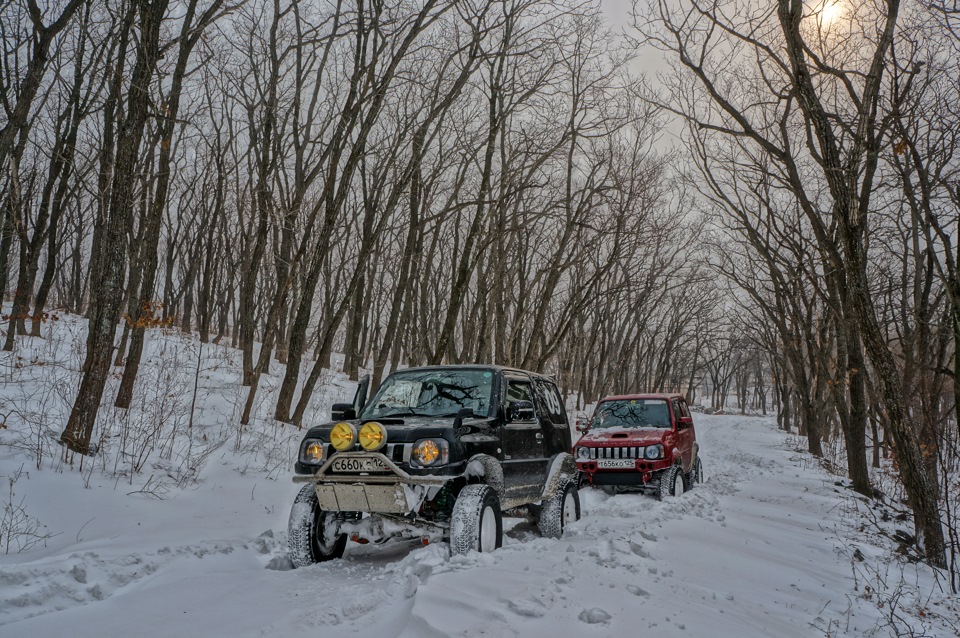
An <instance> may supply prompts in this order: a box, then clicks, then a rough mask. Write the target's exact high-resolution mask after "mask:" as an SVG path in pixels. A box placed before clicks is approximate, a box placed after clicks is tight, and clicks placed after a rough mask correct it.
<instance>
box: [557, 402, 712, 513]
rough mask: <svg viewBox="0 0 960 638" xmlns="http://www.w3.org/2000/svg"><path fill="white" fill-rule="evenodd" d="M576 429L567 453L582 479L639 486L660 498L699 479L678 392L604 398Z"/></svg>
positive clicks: (612, 487)
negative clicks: (573, 440)
mask: <svg viewBox="0 0 960 638" xmlns="http://www.w3.org/2000/svg"><path fill="white" fill-rule="evenodd" d="M577 431H579V432H582V433H583V436H582V437H580V440H579V441H577V443H576V445H575V446H574V448H573V456H574V458H575V459H576V461H577V469H578V470H580V472H581V474H582V477H583V478H582V482H583V484H586V485H597V486H600V487H601V488H603V489H604V490H605V491H607V492H614V491H616V490H618V489H619V488H634V489H642V490H645V491H651V492H653V493H654V494H655V495H656V496H657V498H661V499H662V498H663V497H665V496H680V495H681V494H683V493H684V491H686V490H689V489H690V488H692V487H693V486H694V485H695V484H696V483H699V482H700V481H702V480H703V468H702V465H701V463H700V456H699V454H698V452H699V446H698V445H697V435H696V432H695V431H694V429H693V417H692V416H690V410H689V408H688V407H687V402H686V400H685V399H684V398H683V395H681V394H628V395H623V396H610V397H606V398H605V399H602V400H601V401H600V403H598V404H597V408H596V410H594V413H593V418H591V419H590V420H589V421H588V422H586V423H578V424H577Z"/></svg>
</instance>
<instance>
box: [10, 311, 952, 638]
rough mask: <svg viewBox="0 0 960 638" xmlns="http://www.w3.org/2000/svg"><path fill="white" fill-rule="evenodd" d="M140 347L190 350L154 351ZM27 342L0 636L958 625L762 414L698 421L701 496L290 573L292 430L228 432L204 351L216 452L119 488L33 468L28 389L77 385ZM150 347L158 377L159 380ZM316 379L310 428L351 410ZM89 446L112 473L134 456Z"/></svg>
mask: <svg viewBox="0 0 960 638" xmlns="http://www.w3.org/2000/svg"><path fill="white" fill-rule="evenodd" d="M77 325H79V323H78V324H77ZM68 341H69V340H68V339H67V338H66V337H64V343H67V342H68ZM163 344H166V345H165V346H164V345H163ZM184 344H186V345H184ZM153 346H154V347H156V348H160V347H167V348H168V349H169V348H181V349H182V348H187V347H188V346H189V347H195V344H194V345H193V346H190V344H189V342H183V341H182V340H181V339H180V338H179V337H173V336H167V337H162V338H161V337H158V338H157V339H155V340H154V342H153ZM29 347H30V348H32V349H33V350H32V351H31V352H33V354H35V355H36V357H35V358H34V364H33V368H35V370H33V371H31V372H30V374H27V373H23V372H22V371H23V370H28V371H29V369H30V367H31V366H29V365H26V366H21V367H20V368H14V367H13V363H15V362H16V360H15V359H10V358H8V359H2V360H0V370H2V374H3V375H5V376H4V377H3V379H2V381H3V386H2V390H0V397H2V398H3V400H4V402H5V403H4V405H5V406H7V407H6V408H5V412H4V413H3V416H4V418H5V419H6V420H5V423H7V424H8V427H7V428H6V429H3V430H0V477H5V478H3V479H0V480H2V481H3V482H2V484H0V487H3V488H4V490H3V492H2V493H0V499H2V501H0V504H3V505H5V506H7V507H8V509H9V511H10V512H13V513H19V514H20V515H21V519H19V520H21V523H22V521H23V520H30V521H34V522H36V523H38V524H40V525H43V526H45V527H41V528H38V529H37V531H36V532H35V535H36V536H41V535H52V536H50V537H49V538H46V539H45V540H43V541H41V542H37V543H36V544H35V545H34V546H33V547H31V548H30V549H28V550H26V551H23V552H20V553H16V550H17V547H16V545H13V546H11V549H10V553H8V554H6V555H3V548H2V547H0V636H60V635H63V636H67V635H69V636H98V637H99V636H120V635H138V636H175V635H189V636H199V635H213V636H221V635H223V636H226V635H230V636H238V635H239V636H258V635H269V636H295V635H318V636H324V638H328V637H334V636H370V637H377V638H380V637H388V636H409V637H430V636H480V635H487V636H551V637H554V638H559V637H563V636H578V637H579V636H617V635H638V634H639V635H658V636H685V637H688V636H716V637H727V636H729V637H738V638H739V637H741V636H871V635H880V636H887V635H905V634H907V633H909V632H914V633H915V635H927V636H952V635H956V629H955V628H956V627H957V626H960V611H958V603H957V602H956V601H953V600H951V599H950V597H949V595H948V594H947V593H945V592H947V591H948V587H947V583H945V582H938V580H937V575H936V574H935V573H933V572H932V571H931V570H930V569H929V568H927V567H925V566H924V565H922V564H918V563H914V562H911V560H910V559H909V552H908V553H907V554H906V555H901V554H898V553H897V552H896V549H897V544H896V543H895V542H894V541H892V540H891V538H890V537H891V536H892V535H893V534H894V532H895V531H896V530H897V529H901V530H905V531H907V532H909V531H911V526H910V523H909V522H908V521H903V520H902V518H903V517H902V515H901V514H902V511H901V510H902V509H903V508H902V507H896V506H888V505H881V504H878V503H875V502H873V503H867V502H865V501H864V500H863V499H862V498H861V497H859V496H857V495H855V494H854V493H853V492H852V491H851V490H849V489H848V488H847V487H846V482H845V481H843V480H841V479H839V478H838V477H836V476H833V475H830V474H828V473H827V472H825V471H824V470H823V469H822V468H821V467H820V466H819V465H817V464H816V463H815V462H814V461H813V460H812V459H811V458H810V457H809V456H808V455H806V454H804V453H802V452H800V451H798V448H800V447H802V446H801V445H800V444H801V441H799V440H797V439H796V438H795V437H791V436H788V435H786V434H785V433H783V432H779V431H777V430H776V428H775V425H774V423H773V422H772V420H769V419H761V418H750V417H737V416H707V415H696V427H697V435H698V439H699V441H700V444H701V450H702V457H703V460H704V464H705V474H706V482H705V483H703V484H702V485H701V486H699V487H697V488H696V489H695V490H694V491H692V492H690V493H688V494H685V495H684V496H682V497H681V498H677V499H674V498H671V499H667V500H666V501H664V502H662V503H661V502H657V501H655V500H654V499H652V498H650V497H645V496H642V495H635V494H619V495H616V496H612V497H611V496H607V495H605V494H603V493H601V492H599V491H594V490H591V489H587V490H584V491H583V492H582V494H581V499H582V502H583V513H584V516H583V519H582V520H581V521H580V522H578V523H576V524H573V525H571V526H570V527H569V528H568V530H567V532H566V534H565V535H564V537H563V538H562V539H561V540H548V539H543V538H540V536H539V534H538V533H537V531H536V527H535V526H533V525H531V524H530V523H529V522H527V521H526V520H524V519H521V518H509V519H505V523H506V525H507V526H509V528H510V529H509V531H508V534H507V538H506V539H505V541H504V547H503V548H502V549H501V550H498V551H496V552H493V553H491V554H484V555H479V554H473V555H468V556H465V557H463V556H461V557H456V558H450V556H449V555H448V550H447V547H446V546H445V545H443V544H438V545H431V546H427V547H417V546H415V545H413V544H410V543H397V544H392V545H388V546H385V547H369V546H360V545H355V544H350V545H348V548H347V553H346V555H345V557H344V559H343V560H341V561H338V562H334V563H327V564H322V565H317V566H314V567H310V568H305V569H298V570H293V571H290V570H286V569H285V568H286V567H287V566H288V561H287V560H286V557H285V549H286V538H285V537H286V518H287V514H288V511H289V507H290V503H291V502H292V500H293V497H294V495H295V494H296V492H297V490H298V486H295V485H294V484H293V483H292V482H290V481H289V465H290V463H291V461H292V459H291V458H290V457H289V454H292V451H291V448H290V445H289V443H288V440H290V441H295V440H297V439H298V435H297V433H296V431H290V432H288V433H283V434H277V432H276V429H277V428H279V427H281V426H277V425H276V424H273V423H272V422H270V421H269V420H268V419H267V417H266V416H265V411H266V408H265V407H264V409H263V410H261V415H260V418H259V420H258V421H257V423H255V424H254V425H253V426H252V428H251V430H250V431H248V432H246V433H245V434H243V435H238V434H237V433H236V428H237V426H236V419H235V417H236V413H235V408H234V407H232V406H235V405H236V404H237V401H236V396H234V395H235V394H237V393H239V392H240V391H239V389H238V387H237V385H236V380H235V379H233V378H232V377H231V376H230V375H232V374H234V373H233V371H232V370H231V368H230V366H229V365H227V364H228V363H230V362H229V361H226V359H227V358H228V357H229V356H230V355H229V353H221V354H220V355H218V356H219V357H220V359H217V360H218V361H220V363H218V364H216V368H217V369H216V370H213V367H214V363H212V361H214V359H213V358H210V359H207V358H203V357H202V356H201V361H202V363H201V365H200V369H201V371H203V380H202V383H200V386H201V387H202V388H203V392H202V393H201V394H202V397H201V398H202V400H201V401H200V402H199V403H200V404H201V409H200V410H199V411H198V412H197V413H195V418H194V421H195V422H194V427H195V428H197V432H196V433H195V434H194V439H195V440H194V442H195V443H197V444H198V445H200V444H202V443H203V441H204V439H203V437H204V435H206V442H207V443H208V444H209V443H210V442H211V441H212V440H213V439H214V438H215V435H216V436H220V435H221V434H219V433H223V434H228V436H226V438H225V439H224V441H223V442H222V443H220V445H218V446H217V447H216V448H214V449H213V450H212V451H210V452H209V454H207V455H206V457H205V458H204V463H202V464H197V465H198V467H197V468H196V469H195V471H194V472H193V473H192V474H190V473H186V472H184V471H183V470H181V469H178V468H179V466H178V465H177V461H176V460H177V459H179V458H181V456H178V453H177V452H172V453H171V455H170V460H168V461H164V459H163V456H164V450H163V449H157V450H154V451H153V452H152V453H151V455H150V457H149V459H148V462H147V463H145V464H144V466H143V468H142V470H141V472H140V473H135V474H134V475H133V476H130V475H129V473H125V472H123V471H119V472H118V471H113V470H112V469H111V468H110V466H109V465H108V464H107V463H106V462H105V461H103V460H101V461H98V462H96V463H94V464H93V465H92V466H91V465H90V464H89V462H88V464H87V466H86V467H85V468H84V469H83V470H82V471H81V470H80V469H79V468H78V467H74V468H69V467H65V466H63V465H61V464H58V463H56V462H55V461H54V457H55V456H56V454H55V453H52V452H50V451H47V452H45V453H44V454H43V456H42V459H43V460H42V463H41V469H37V467H36V465H37V464H36V454H35V452H36V450H35V449H33V448H32V447H31V446H29V445H27V444H26V443H25V441H28V440H31V439H30V437H27V436H25V435H24V433H23V432H22V431H21V430H22V429H23V428H26V427H29V423H31V422H33V421H31V419H39V421H38V423H39V425H38V430H37V433H36V436H37V437H39V438H38V439H37V440H39V441H41V443H43V442H45V441H46V442H47V443H45V444H49V440H51V438H52V439H55V437H53V436H52V432H56V431H59V428H61V427H62V418H63V412H62V405H61V404H60V402H59V401H60V399H56V397H55V396H54V395H56V396H59V394H57V393H56V392H55V391H53V390H51V391H50V396H49V397H47V399H45V400H43V399H42V397H40V394H42V392H41V389H42V388H43V387H46V386H43V385H42V384H41V381H39V380H42V379H46V378H47V375H52V376H56V375H58V374H59V375H62V377H63V379H61V381H58V382H56V383H55V382H54V381H50V380H49V379H48V385H50V386H51V387H55V386H56V385H57V383H67V384H68V383H69V379H70V378H71V377H70V375H71V374H74V373H75V370H73V369H72V367H71V365H72V364H70V362H69V361H67V360H66V359H69V356H68V354H63V353H68V352H69V349H68V348H66V347H64V348H63V349H62V352H61V351H58V350H56V348H54V347H53V346H50V345H45V344H44V342H39V341H38V342H37V343H35V344H30V346H29ZM206 347H208V348H210V349H211V351H213V350H214V348H213V347H212V346H206ZM43 348H46V350H42V349H43ZM26 350H27V349H26V348H25V349H24V350H21V352H19V353H18V354H17V356H21V357H24V352H25V351H26ZM157 352H158V351H156V350H155V351H154V355H155V356H153V357H151V361H153V362H154V364H153V365H154V367H158V366H159V367H163V365H162V364H159V363H157V362H158V361H162V357H160V356H159V355H158V354H157ZM43 353H45V354H43ZM41 354H42V355H43V356H44V357H46V359H41ZM193 354H194V356H196V352H193ZM61 355H62V356H61ZM5 356H7V357H9V356H10V355H5ZM31 356H33V355H30V354H28V355H27V356H26V357H24V358H23V359H21V362H23V361H30V360H31V359H30V357H31ZM188 359H189V357H187V356H186V355H184V356H183V360H184V361H187V360H188ZM41 360H43V361H44V365H43V366H37V363H36V362H38V361H41ZM40 367H44V368H48V369H47V370H42V371H40V370H39V368H40ZM177 367H178V371H177V374H172V376H171V383H179V381H177V379H180V378H181V376H183V378H186V379H190V380H192V379H193V378H194V377H193V375H194V374H195V369H196V368H194V370H191V369H190V368H189V367H188V366H186V365H185V364H184V365H182V366H177ZM31 375H32V376H31ZM38 379H39V380H38ZM330 379H331V384H330V385H329V386H328V387H327V388H326V389H325V390H324V392H322V393H321V396H322V397H324V398H322V399H321V400H320V403H319V404H318V405H319V407H318V411H319V410H322V409H326V408H325V406H324V405H323V403H325V402H327V401H332V400H336V399H337V398H340V397H341V396H343V395H344V394H348V393H349V384H348V383H347V382H345V381H344V380H343V379H342V378H340V377H333V376H331V377H330ZM268 387H272V386H271V384H269V383H268ZM172 392H178V391H177V390H172ZM60 394H63V395H65V396H66V395H67V394H68V393H66V392H61V393H60ZM164 394H169V393H165V392H160V393H159V394H156V396H161V395H164ZM188 394H189V393H188ZM267 394H268V396H269V392H268V393H267ZM175 398H176V400H177V401H181V400H182V399H183V398H184V397H180V396H178V397H175ZM186 398H187V399H189V398H190V397H189V396H187V397H186ZM55 399H56V400H55ZM266 400H267V401H269V399H266ZM44 401H45V403H44ZM42 405H46V406H47V408H48V409H49V410H50V413H49V415H46V414H44V413H43V412H42V409H41V406H42ZM177 405H180V404H179V403H177ZM11 406H15V407H16V411H14V410H13V408H12V407H11ZM142 409H145V410H146V409H149V406H147V405H146V404H144V406H142ZM135 414H139V413H136V412H135ZM41 417H42V418H41ZM105 418H106V419H107V421H105V422H104V423H105V424H104V426H103V427H105V428H109V427H113V425H112V421H110V419H112V418H114V417H113V416H110V415H108V416H107V417H105ZM14 430H17V431H14ZM48 430H49V431H48ZM271 432H273V434H271ZM281 432H285V431H281ZM31 436H33V435H31ZM179 436H180V438H182V439H187V438H188V436H189V434H188V433H186V432H181V433H180V435H179ZM243 437H247V438H246V439H244V438H243ZM237 439H239V441H240V444H239V445H237V444H236V440H237ZM103 441H104V445H105V447H104V449H103V452H104V456H106V457H107V458H109V459H111V460H116V462H117V465H118V467H121V466H123V463H124V462H126V461H129V459H126V457H125V456H124V455H123V454H122V453H121V452H120V451H119V448H120V444H119V443H118V442H116V441H114V442H112V443H111V438H110V437H104V438H103ZM244 441H259V443H258V444H257V445H253V446H250V445H246V444H245V443H244ZM267 441H272V443H271V444H270V445H272V446H273V447H274V448H276V450H284V451H285V452H284V453H286V454H287V455H288V456H287V457H286V458H285V459H284V460H282V461H277V460H275V459H274V458H273V457H274V456H276V455H278V454H280V452H278V451H276V450H274V451H273V452H271V453H270V454H269V455H266V456H269V457H270V458H271V459H272V460H271V461H270V462H265V458H266V457H265V447H269V446H267V445H266V442H267ZM182 443H183V444H184V445H186V441H185V440H184V441H182ZM179 445H180V443H178V442H177V441H176V440H174V441H173V442H172V443H171V447H172V448H174V449H175V450H180V448H179V447H178V446H179ZM181 451H183V450H181ZM184 453H185V452H184ZM117 459H119V460H117ZM21 468H22V472H20V473H19V476H18V477H17V479H16V482H15V483H14V484H13V490H14V493H15V495H14V499H13V501H10V500H9V499H8V498H7V495H8V494H7V489H6V488H7V486H8V483H9V479H10V478H12V477H14V476H17V475H18V471H20V470H21ZM152 486H163V490H162V494H158V493H157V491H156V490H155V489H153V488H152ZM160 495H162V496H163V498H157V496H160ZM23 516H26V517H27V519H24V518H22V517H23ZM898 519H899V520H898Z"/></svg>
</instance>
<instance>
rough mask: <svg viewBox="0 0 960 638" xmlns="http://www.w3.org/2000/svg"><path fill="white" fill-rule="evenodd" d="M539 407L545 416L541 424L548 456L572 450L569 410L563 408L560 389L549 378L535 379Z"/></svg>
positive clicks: (544, 446)
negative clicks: (568, 419) (568, 418)
mask: <svg viewBox="0 0 960 638" xmlns="http://www.w3.org/2000/svg"><path fill="white" fill-rule="evenodd" d="M533 385H534V389H535V390H536V397H537V404H538V405H537V407H538V408H539V410H540V414H542V415H543V418H542V419H541V420H540V425H541V427H542V431H543V448H544V453H545V455H546V456H553V455H554V454H559V453H560V452H570V448H571V447H572V444H571V441H570V423H569V422H568V421H567V411H566V410H565V409H564V408H563V401H562V399H561V397H560V391H559V390H558V389H557V386H556V384H555V383H553V382H551V381H548V380H547V379H535V380H534V382H533Z"/></svg>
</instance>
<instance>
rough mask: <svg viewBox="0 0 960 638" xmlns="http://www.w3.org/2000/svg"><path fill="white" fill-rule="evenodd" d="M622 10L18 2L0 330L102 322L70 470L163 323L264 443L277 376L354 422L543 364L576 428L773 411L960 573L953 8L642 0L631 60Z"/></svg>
mask: <svg viewBox="0 0 960 638" xmlns="http://www.w3.org/2000/svg"><path fill="white" fill-rule="evenodd" d="M603 16H604V14H603V12H602V11H601V7H600V5H599V3H597V2H579V1H576V0H501V1H499V2H488V1H486V0H445V1H444V0H415V1H414V0H350V1H343V0H323V1H319V0H309V1H308V0H108V1H103V0H99V1H94V0H50V1H48V2H38V1H37V0H0V38H2V45H3V49H2V56H3V58H2V65H0V84H2V97H3V104H2V107H3V108H2V114H0V291H3V301H4V303H5V305H4V312H5V313H6V314H5V317H4V322H3V325H2V329H3V331H4V333H3V334H2V335H0V336H2V338H3V342H4V343H3V348H4V349H5V350H8V351H10V350H16V349H17V347H18V338H26V337H42V336H43V334H44V332H43V324H44V321H46V318H47V317H48V313H49V312H52V311H54V310H59V311H62V310H66V311H69V312H72V313H77V314H82V315H85V316H86V317H87V319H88V320H89V323H88V326H89V332H88V336H87V340H86V351H85V359H84V363H83V368H82V378H81V381H80V384H79V387H78V388H77V395H76V398H75V401H74V404H73V409H72V412H71V414H70V417H69V420H68V421H67V422H66V423H65V424H64V427H63V431H62V434H61V436H60V440H61V442H62V443H63V444H64V445H65V449H66V450H69V451H70V452H71V453H80V454H92V453H95V447H94V445H93V441H94V440H95V439H94V432H95V428H96V424H97V415H98V411H99V410H100V409H101V406H103V405H109V404H112V405H115V406H116V407H117V408H121V409H123V408H127V407H129V406H130V404H131V400H132V398H133V397H135V396H136V394H137V393H138V391H142V390H141V389H140V388H139V387H138V384H137V378H138V371H139V368H140V366H141V364H142V363H143V356H144V344H145V342H146V341H147V340H149V339H150V335H151V333H153V332H155V331H158V330H180V331H183V332H184V333H189V334H193V335H196V336H197V337H198V338H199V340H200V341H201V342H204V343H206V342H214V343H222V344H225V345H230V346H233V347H236V348H238V349H239V350H241V351H242V353H243V355H242V371H241V373H242V377H243V383H244V385H245V386H246V387H247V388H248V393H247V395H246V405H245V408H244V410H243V411H242V412H243V413H242V416H241V419H240V420H241V422H242V423H244V424H245V423H247V422H248V421H249V420H250V418H251V412H252V409H253V406H254V404H255V400H256V397H257V391H258V389H259V387H260V384H261V382H262V379H263V377H264V375H273V376H276V377H277V378H278V379H279V383H280V387H279V391H278V393H277V397H278V398H277V401H276V405H275V406H272V412H273V414H274V417H275V419H276V420H277V421H279V422H285V423H291V424H296V425H300V424H309V423H310V422H312V421H315V420H317V419H321V418H325V417H326V415H318V414H312V413H311V412H310V411H309V406H310V400H311V397H312V395H313V393H314V391H315V390H316V389H317V386H318V383H320V382H321V379H322V373H323V371H324V370H326V369H329V368H331V367H333V366H334V360H336V361H337V364H336V365H339V354H342V355H343V357H344V358H343V363H342V368H343V371H344V372H346V373H347V374H348V375H349V376H350V378H353V379H356V378H358V376H359V375H360V374H362V373H364V372H366V373H369V374H370V375H371V376H372V379H373V383H374V384H376V383H377V382H378V380H379V379H381V378H382V377H383V375H384V374H385V372H386V371H388V370H390V369H393V368H396V367H398V366H407V365H420V364H439V363H449V362H489V363H497V364H505V365H514V366H518V367H523V368H527V369H532V370H537V371H542V372H547V373H550V374H553V375H555V376H556V377H557V379H558V381H559V382H560V385H561V386H562V388H563V389H564V390H565V392H566V393H567V394H568V396H571V397H572V399H571V400H572V402H575V403H576V405H577V407H580V406H582V405H585V404H589V403H591V402H593V401H595V400H596V399H597V398H598V397H599V396H602V395H603V394H604V393H607V392H613V391H645V390H646V391H658V390H661V391H662V390H676V391H682V392H686V393H687V394H688V398H690V399H691V401H692V402H694V403H699V404H702V405H705V406H709V407H712V408H714V409H720V408H723V407H724V406H727V409H738V410H740V411H741V412H745V411H747V410H750V411H755V412H757V413H766V411H767V410H768V409H769V410H773V411H774V412H775V413H776V414H777V418H778V422H779V423H780V424H781V426H782V427H784V429H789V428H791V427H792V428H795V429H796V430H797V431H798V432H799V433H800V434H801V435H804V436H806V445H807V446H808V449H809V451H810V452H811V453H813V454H814V455H817V456H823V455H824V454H825V447H828V446H829V445H831V444H833V443H837V444H838V445H839V446H840V447H841V448H842V449H843V454H844V457H843V458H842V459H840V461H842V464H843V466H844V467H845V470H843V471H845V472H846V473H847V474H848V475H849V478H850V479H851V481H852V485H853V487H854V489H855V490H857V491H858V492H860V493H862V494H864V495H868V496H874V495H876V488H875V485H874V482H873V481H872V480H871V477H872V473H871V472H872V470H871V466H872V467H874V468H876V467H879V466H880V465H881V461H882V459H883V458H890V459H892V460H893V461H894V463H895V468H896V470H897V472H898V474H899V477H900V479H901V481H902V484H903V486H904V496H905V498H906V499H907V500H908V502H909V505H910V507H911V508H912V509H913V512H914V514H915V517H916V523H917V529H918V532H919V536H920V537H921V539H922V545H923V548H924V552H925V555H926V558H927V559H928V560H929V561H930V562H931V563H932V564H934V565H939V566H943V565H946V564H947V563H948V561H949V563H950V564H951V565H954V566H955V565H956V557H955V552H956V551H957V538H956V536H955V534H956V527H955V525H951V524H950V520H951V518H950V517H951V516H953V514H951V511H954V510H951V508H955V507H956V506H957V505H958V503H957V498H958V494H957V493H958V486H957V485H956V472H957V464H958V462H960V453H958V447H957V446H958V437H960V429H958V425H957V411H958V406H957V397H958V396H960V379H958V377H957V374H956V370H957V369H958V364H960V349H958V348H957V347H956V344H957V343H958V342H960V273H958V268H960V248H958V246H957V245H956V244H957V242H958V234H960V232H958V231H960V181H958V179H960V158H958V154H960V147H958V139H957V134H958V131H960V107H958V105H960V81H958V78H960V67H958V60H960V30H958V25H960V12H958V9H957V7H956V6H954V5H939V6H938V5H936V4H934V5H932V6H928V5H921V4H916V5H914V4H911V5H909V6H907V5H905V6H900V3H899V2H897V1H896V0H886V1H877V2H866V1H862V2H861V1H860V0H853V1H852V2H846V1H844V2H842V3H833V2H827V3H824V2H819V3H817V2H807V3H804V2H800V1H799V0H779V2H777V3H775V4H764V3H750V2H745V1H741V0H729V1H722V2H721V1H710V0H708V1H705V2H704V1H701V0H681V1H679V2H667V1H666V0H661V1H660V2H657V1H655V0H654V1H651V2H646V1H641V2H640V3H638V4H636V5H635V7H634V14H633V17H632V25H631V27H630V28H628V29H627V30H626V33H625V34H622V35H621V34H619V33H617V32H615V31H614V30H613V29H612V28H611V26H610V25H609V23H608V22H605V20H604V17H603ZM657 52H659V54H662V55H663V57H664V58H665V59H666V61H667V64H668V66H666V67H663V68H662V70H661V72H659V73H654V72H653V71H652V69H653V68H661V67H660V66H659V64H660V63H658V64H657V65H650V66H649V68H648V65H647V63H646V60H649V59H652V58H650V56H651V55H655V54H656V53H657ZM677 122H681V123H685V124H686V126H685V127H684V129H683V132H682V133H681V134H680V137H679V138H678V139H674V137H673V136H672V135H671V133H670V131H671V130H672V129H673V128H675V127H676V126H677ZM111 374H114V375H118V376H119V377H120V378H121V382H120V384H119V392H118V393H117V394H116V396H109V397H108V396H105V390H104V389H105V387H107V385H106V383H105V382H106V380H107V378H108V376H109V375H111ZM734 406H735V407H734ZM944 523H946V525H944ZM945 535H946V536H945ZM954 573H956V572H955V571H954Z"/></svg>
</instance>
